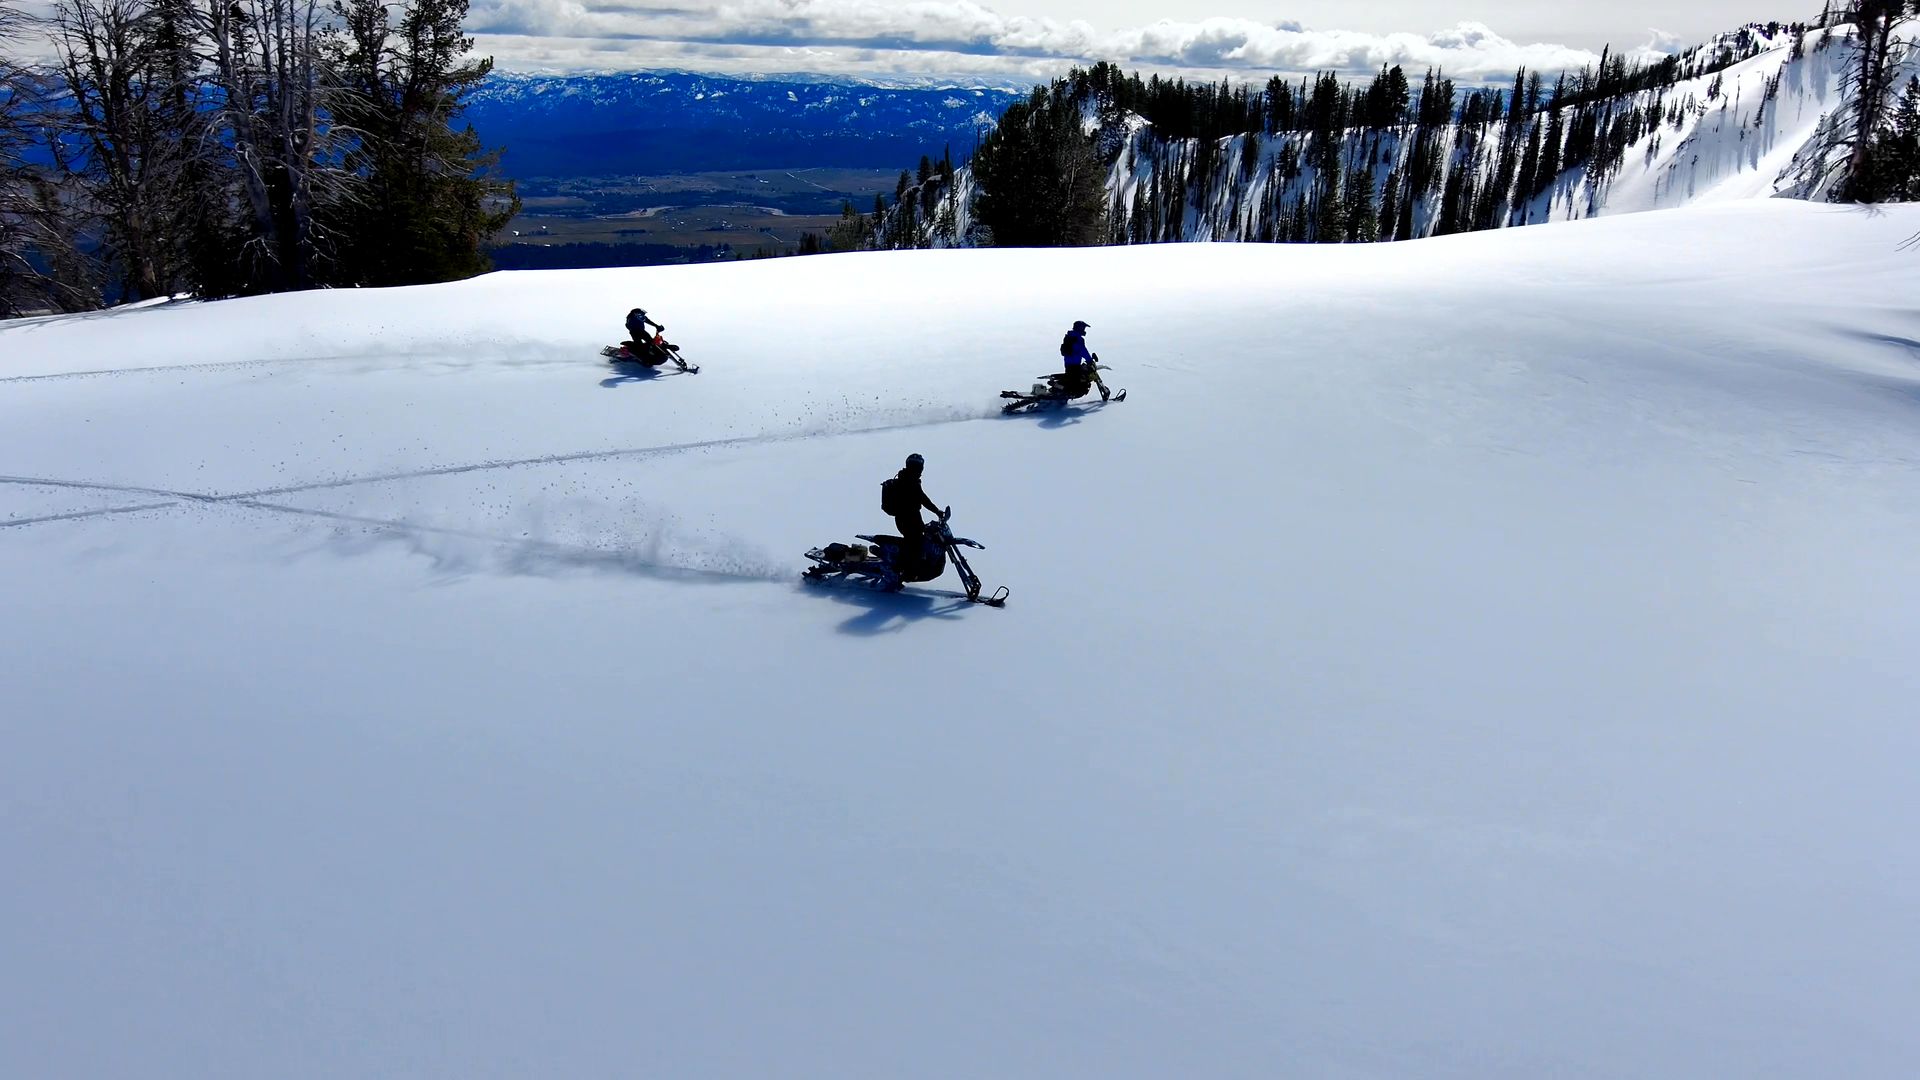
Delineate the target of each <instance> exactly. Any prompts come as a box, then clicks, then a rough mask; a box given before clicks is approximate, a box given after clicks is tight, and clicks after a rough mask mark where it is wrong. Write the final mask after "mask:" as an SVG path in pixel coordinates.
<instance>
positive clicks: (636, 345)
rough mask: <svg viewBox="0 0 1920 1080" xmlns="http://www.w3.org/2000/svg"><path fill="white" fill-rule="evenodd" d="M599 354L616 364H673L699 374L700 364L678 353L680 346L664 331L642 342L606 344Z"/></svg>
mask: <svg viewBox="0 0 1920 1080" xmlns="http://www.w3.org/2000/svg"><path fill="white" fill-rule="evenodd" d="M600 355H601V356H604V357H606V358H607V359H609V360H611V361H613V362H614V363H616V364H639V365H640V366H641V367H644V368H660V367H665V366H666V365H667V364H673V365H674V366H675V367H677V368H679V369H680V370H681V371H684V372H686V373H687V374H689V375H698V374H700V365H698V364H695V363H691V362H689V361H688V360H687V358H686V357H684V356H681V355H680V346H678V345H675V344H674V343H672V342H670V341H668V340H667V335H666V334H665V332H662V333H658V334H655V335H653V337H652V339H650V340H648V341H644V342H639V341H623V342H621V343H620V344H618V345H608V346H607V347H606V348H604V349H601V350H600Z"/></svg>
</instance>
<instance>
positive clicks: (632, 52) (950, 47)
mask: <svg viewBox="0 0 1920 1080" xmlns="http://www.w3.org/2000/svg"><path fill="white" fill-rule="evenodd" d="M467 27H468V30H469V31H470V32H473V33H475V34H476V35H477V36H478V37H479V38H480V44H481V48H482V49H485V50H488V51H491V52H493V53H494V54H495V55H496V56H497V57H498V58H499V60H500V62H501V65H502V66H503V67H507V68H520V69H523V70H531V69H538V70H561V69H565V68H566V66H567V65H568V64H570V63H576V62H577V63H579V64H581V65H582V66H590V67H593V68H595V69H605V68H608V67H615V68H618V67H628V68H636V69H637V68H642V67H650V66H651V67H658V66H669V67H673V66H695V65H696V64H713V63H716V62H726V63H729V64H731V65H732V69H733V70H742V71H778V70H810V71H822V72H833V73H846V74H886V73H894V74H934V73H938V74H979V75H1007V76H1021V77H1034V78H1045V77H1047V76H1049V75H1052V74H1058V73H1059V72H1060V71H1062V70H1064V69H1065V68H1066V67H1068V66H1070V65H1072V64H1075V63H1085V62H1089V61H1093V60H1112V61H1115V62H1118V63H1122V64H1127V65H1132V66H1139V67H1146V68H1152V69H1156V70H1163V71H1194V72H1207V73H1211V74H1212V75H1213V76H1215V77H1217V76H1218V75H1219V74H1220V73H1221V72H1227V73H1239V74H1244V75H1246V76H1248V77H1254V76H1261V77H1264V75H1266V74H1270V73H1274V72H1284V73H1301V72H1311V71H1326V70H1333V71H1339V72H1345V73H1348V74H1356V75H1357V74H1364V73H1366V72H1370V71H1375V70H1378V69H1379V68H1380V67H1381V66H1382V65H1383V64H1386V65H1390V64H1401V65H1404V66H1407V67H1411V68H1416V69H1424V68H1427V67H1437V68H1444V69H1445V70H1446V71H1448V72H1449V73H1450V74H1452V75H1454V76H1455V77H1456V78H1460V79H1464V80H1468V81H1474V80H1481V79H1486V80H1492V79H1499V78H1504V77H1506V76H1510V75H1511V74H1512V73H1513V71H1514V69H1515V68H1518V67H1522V66H1525V67H1528V68H1533V69H1536V70H1540V71H1545V72H1549V73H1550V72H1554V71H1559V70H1566V69H1572V68H1579V67H1582V66H1585V65H1588V64H1592V63H1594V62H1596V61H1597V60H1598V59H1599V57H1598V56H1597V55H1595V54H1594V53H1591V52H1588V51H1585V50H1582V49H1576V48H1571V47H1569V46H1565V45H1555V44H1540V43H1536V44H1521V43H1517V42H1514V41H1510V40H1508V39H1507V38H1505V37H1503V36H1501V35H1500V34H1498V33H1496V32H1495V31H1494V30H1493V29H1491V28H1490V27H1488V26H1486V25H1485V24H1482V23H1472V22H1470V23H1461V24H1460V25H1458V26H1455V27H1453V28H1451V29H1447V30H1443V31H1440V32H1438V33H1434V34H1430V35H1426V36H1421V35H1418V34H1409V33H1401V34H1370V33H1361V32H1358V31H1351V30H1315V29H1309V28H1307V27H1305V26H1302V25H1301V24H1299V23H1297V22H1280V23H1265V22H1260V21H1257V20H1252V19H1239V18H1211V19H1200V20H1194V21H1177V20H1172V19H1163V20H1161V21H1159V22H1156V23H1153V24H1151V25H1148V26H1141V27H1134V28H1129V29H1124V30H1120V31H1118V32H1115V33H1110V34H1102V33H1099V32H1097V31H1096V30H1095V29H1094V28H1093V27H1092V26H1090V25H1088V24H1087V23H1085V22H1081V21H1078V20H1069V21H1061V20H1054V19H1046V18H1031V17H1027V16H1006V15H1001V14H1000V13H998V12H996V11H994V10H993V9H992V8H990V7H987V6H986V5H984V4H981V3H978V2H976V0H912V2H909V3H904V4H903V3H896V2H886V0H723V2H721V3H718V4H715V5H713V6H711V7H705V8H697V7H692V6H689V5H688V4H686V3H684V2H680V3H676V2H673V0H476V3H475V5H474V7H473V9H472V11H471V13H470V15H469V18H468V20H467ZM608 43H617V47H614V48H608V47H606V46H607V44H608ZM1665 44H1666V42H1665V41H1664V40H1663V38H1662V37H1661V36H1660V35H1657V34H1656V37H1655V40H1654V42H1653V43H1652V44H1650V45H1649V46H1647V47H1646V48H1644V49H1643V50H1641V52H1642V53H1651V52H1653V51H1654V50H1656V49H1658V48H1660V47H1662V46H1663V45H1665ZM1636 55H1638V54H1636ZM803 61H804V62H807V63H809V64H811V65H814V66H811V67H808V68H804V69H796V68H793V67H784V68H783V67H780V66H779V65H782V64H794V63H798V62H803Z"/></svg>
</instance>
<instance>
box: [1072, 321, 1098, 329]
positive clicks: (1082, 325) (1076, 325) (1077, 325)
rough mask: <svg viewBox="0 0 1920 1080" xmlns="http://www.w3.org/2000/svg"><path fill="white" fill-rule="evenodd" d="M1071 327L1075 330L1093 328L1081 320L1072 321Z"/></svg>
mask: <svg viewBox="0 0 1920 1080" xmlns="http://www.w3.org/2000/svg"><path fill="white" fill-rule="evenodd" d="M1073 328H1074V329H1075V330H1091V329H1093V327H1091V326H1088V325H1087V324H1086V323H1083V322H1077V323H1074V324H1073Z"/></svg>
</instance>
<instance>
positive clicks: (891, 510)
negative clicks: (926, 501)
mask: <svg viewBox="0 0 1920 1080" xmlns="http://www.w3.org/2000/svg"><path fill="white" fill-rule="evenodd" d="M917 505H918V504H916V503H915V502H914V501H913V493H912V492H911V491H908V490H907V485H906V484H905V483H904V482H903V481H901V479H900V478H899V477H897V476H890V477H888V478H887V479H885V480H882V481H880V512H881V513H883V514H885V515H887V516H888V517H899V516H900V515H901V514H910V513H912V512H913V511H914V510H915V509H916V508H917Z"/></svg>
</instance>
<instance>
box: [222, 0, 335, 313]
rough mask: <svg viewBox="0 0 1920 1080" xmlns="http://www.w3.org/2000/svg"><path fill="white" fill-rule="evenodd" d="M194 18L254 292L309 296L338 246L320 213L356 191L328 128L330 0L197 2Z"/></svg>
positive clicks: (332, 88) (331, 91) (332, 91)
mask: <svg viewBox="0 0 1920 1080" xmlns="http://www.w3.org/2000/svg"><path fill="white" fill-rule="evenodd" d="M194 12H195V18H196V20H197V21H198V23H199V29H200V33H201V36H202V37H203V39H204V40H205V41H206V43H207V47H208V57H207V59H208V66H209V70H210V73H211V74H210V78H211V81H212V84H213V88H212V98H213V101H212V102H211V111H212V112H213V114H214V116H215V117H216V118H217V122H218V123H219V125H220V127H221V128H222V131H223V135H224V140H223V141H224V143H225V145H227V146H229V147H230V153H231V154H232V156H233V165H234V168H235V172H236V174H237V177H238V188H239V194H240V197H241V202H242V203H243V205H244V207H245V213H244V215H243V216H244V217H245V218H246V221H247V228H246V229H245V234H246V240H245V242H244V244H243V247H242V252H241V257H242V260H243V262H244V263H245V264H246V266H247V269H248V270H249V271H250V273H249V274H248V276H249V277H250V278H252V279H253V280H252V281H251V287H252V288H253V289H256V290H268V291H279V290H286V289H301V288H307V287H310V286H312V285H313V284H315V283H316V282H317V281H318V280H320V276H319V271H320V268H321V266H322V264H323V263H324V262H325V260H326V258H327V255H328V250H329V248H330V245H331V238H330V237H328V236H327V235H326V232H325V225H324V221H323V219H322V216H321V214H320V213H319V210H320V208H321V207H322V206H324V205H325V204H326V203H328V202H329V201H333V200H347V199H351V198H352V197H353V191H354V179H353V176H352V174H351V173H350V172H349V171H348V170H347V169H345V168H343V167H342V166H341V161H342V157H343V155H344V151H345V147H344V146H343V145H342V143H341V140H340V139H339V138H338V137H337V136H338V133H337V132H335V131H334V129H333V128H332V126H331V124H330V120H329V118H330V117H331V116H332V115H333V113H334V110H333V109H331V108H329V102H330V99H332V98H333V97H335V96H337V94H338V93H339V91H337V90H336V88H335V86H334V81H333V80H332V79H330V78H328V77H327V71H326V56H327V44H328V42H329V40H330V38H331V37H332V35H333V34H334V32H335V30H336V17H335V16H334V15H333V14H332V12H331V11H329V9H328V8H327V7H326V6H325V5H324V4H323V3H322V2H321V0H196V7H195V9H194Z"/></svg>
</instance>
